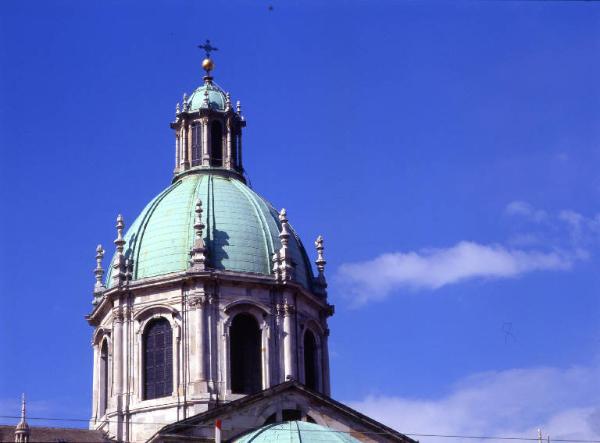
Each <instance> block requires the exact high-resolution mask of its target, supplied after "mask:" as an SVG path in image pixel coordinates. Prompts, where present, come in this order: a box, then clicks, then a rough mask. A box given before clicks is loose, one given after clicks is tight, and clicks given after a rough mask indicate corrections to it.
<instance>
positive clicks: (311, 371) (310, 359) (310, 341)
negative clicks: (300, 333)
mask: <svg viewBox="0 0 600 443" xmlns="http://www.w3.org/2000/svg"><path fill="white" fill-rule="evenodd" d="M304 384H305V385H306V386H308V387H309V388H311V389H314V390H315V391H316V390H317V389H318V386H317V341H316V340H315V336H314V335H313V333H312V332H311V331H310V330H307V331H306V332H305V333H304Z"/></svg>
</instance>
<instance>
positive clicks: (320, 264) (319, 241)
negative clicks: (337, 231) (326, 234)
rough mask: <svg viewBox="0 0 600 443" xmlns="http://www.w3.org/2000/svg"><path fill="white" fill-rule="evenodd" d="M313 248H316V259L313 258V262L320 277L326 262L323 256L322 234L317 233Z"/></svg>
mask: <svg viewBox="0 0 600 443" xmlns="http://www.w3.org/2000/svg"><path fill="white" fill-rule="evenodd" d="M315 248H317V259H316V260H315V264H316V265H317V269H318V270H319V277H321V276H322V275H323V273H324V272H325V265H326V264H327V262H326V261H325V257H323V250H324V249H325V247H324V246H323V236H321V235H319V236H318V237H317V239H316V240H315Z"/></svg>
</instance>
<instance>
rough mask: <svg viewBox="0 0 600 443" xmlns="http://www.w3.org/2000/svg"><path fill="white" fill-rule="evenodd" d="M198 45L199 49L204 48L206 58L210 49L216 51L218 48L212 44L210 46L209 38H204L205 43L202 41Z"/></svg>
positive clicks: (208, 56)
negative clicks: (201, 43)
mask: <svg viewBox="0 0 600 443" xmlns="http://www.w3.org/2000/svg"><path fill="white" fill-rule="evenodd" d="M198 47H199V48H200V49H204V51H206V58H210V51H218V50H219V48H215V47H214V46H212V45H211V44H210V40H208V39H207V40H206V43H204V44H203V45H198Z"/></svg>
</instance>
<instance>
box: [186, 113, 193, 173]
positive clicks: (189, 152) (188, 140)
mask: <svg viewBox="0 0 600 443" xmlns="http://www.w3.org/2000/svg"><path fill="white" fill-rule="evenodd" d="M193 130H194V129H193V128H192V124H191V122H190V123H189V124H187V125H186V137H185V138H186V144H187V158H188V163H189V165H190V166H194V154H193V153H192V149H194V148H193V146H192V132H193Z"/></svg>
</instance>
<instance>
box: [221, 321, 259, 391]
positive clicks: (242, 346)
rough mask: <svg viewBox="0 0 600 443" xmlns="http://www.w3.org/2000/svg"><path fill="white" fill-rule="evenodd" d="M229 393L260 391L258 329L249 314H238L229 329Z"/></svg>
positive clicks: (256, 323)
mask: <svg viewBox="0 0 600 443" xmlns="http://www.w3.org/2000/svg"><path fill="white" fill-rule="evenodd" d="M229 336H230V342H229V345H230V361H231V392H233V393H234V394H253V393H254V392H258V391H260V390H261V387H262V386H261V384H262V383H261V380H262V367H261V345H260V342H261V340H260V336H261V333H260V328H259V326H258V322H257V321H256V319H255V318H254V317H253V316H252V315H250V314H238V315H237V316H236V317H235V318H234V319H233V322H232V323H231V329H230V335H229Z"/></svg>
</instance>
